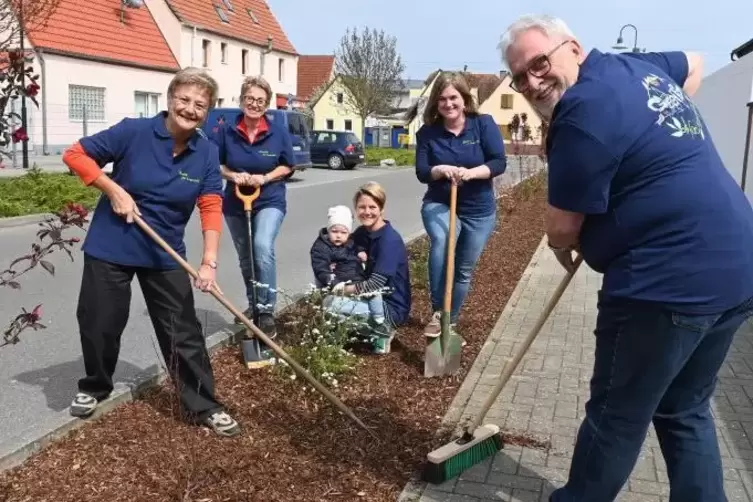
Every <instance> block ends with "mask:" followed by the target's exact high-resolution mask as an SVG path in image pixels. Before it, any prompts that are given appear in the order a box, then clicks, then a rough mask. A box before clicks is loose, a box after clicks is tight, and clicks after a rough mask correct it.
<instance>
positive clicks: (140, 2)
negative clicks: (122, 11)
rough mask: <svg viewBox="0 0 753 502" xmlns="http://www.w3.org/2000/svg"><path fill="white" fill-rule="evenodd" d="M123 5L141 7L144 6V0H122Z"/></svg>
mask: <svg viewBox="0 0 753 502" xmlns="http://www.w3.org/2000/svg"><path fill="white" fill-rule="evenodd" d="M121 1H122V3H123V6H125V7H128V8H129V9H140V8H141V7H143V6H144V0H121Z"/></svg>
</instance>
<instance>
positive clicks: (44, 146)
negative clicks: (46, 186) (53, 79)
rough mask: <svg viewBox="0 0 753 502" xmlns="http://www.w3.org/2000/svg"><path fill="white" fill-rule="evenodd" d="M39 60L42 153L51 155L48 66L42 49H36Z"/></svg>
mask: <svg viewBox="0 0 753 502" xmlns="http://www.w3.org/2000/svg"><path fill="white" fill-rule="evenodd" d="M35 52H36V55H37V60H38V61H39V74H40V77H42V85H41V89H40V91H41V92H42V155H49V154H50V151H49V149H48V141H47V66H46V65H45V61H44V55H43V51H42V49H37V50H36V51H35Z"/></svg>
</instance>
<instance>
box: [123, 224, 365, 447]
mask: <svg viewBox="0 0 753 502" xmlns="http://www.w3.org/2000/svg"><path fill="white" fill-rule="evenodd" d="M133 219H134V222H136V224H137V225H138V226H139V228H141V230H143V231H144V232H145V233H146V234H147V235H148V236H149V237H151V238H152V240H154V242H156V243H157V244H158V245H159V246H160V247H161V248H162V249H164V250H165V252H167V253H168V254H169V255H170V256H171V257H172V258H173V259H174V260H175V261H177V262H178V264H179V265H180V266H181V267H182V268H183V270H185V271H186V272H187V273H188V275H190V276H191V277H193V278H194V279H198V278H199V273H198V272H197V271H196V270H195V269H194V268H193V267H192V266H191V265H190V264H189V263H188V262H187V261H186V260H184V259H183V257H181V256H180V255H179V254H178V253H177V252H176V251H175V250H174V249H173V248H172V247H170V245H169V244H168V243H167V242H165V240H164V239H162V237H160V236H159V235H158V234H157V233H156V232H155V231H154V230H152V228H151V227H150V226H149V225H148V224H147V223H146V222H145V221H144V220H143V219H142V218H141V217H140V216H138V215H137V214H134V215H133ZM209 293H210V294H211V295H212V296H214V298H215V299H216V300H217V301H218V302H220V303H221V304H222V306H224V307H225V308H226V309H228V310H229V311H230V312H231V313H232V314H234V315H235V316H236V317H238V319H240V320H241V321H242V322H243V324H244V325H245V326H246V328H247V329H248V330H250V331H251V332H252V333H253V334H254V336H256V337H258V338H259V339H260V340H261V341H263V342H264V343H265V344H266V345H267V346H268V347H269V348H270V349H272V351H273V352H274V353H275V354H277V355H278V356H279V357H280V358H281V359H284V360H285V362H287V363H288V364H289V365H290V367H291V368H292V369H293V371H295V372H296V373H297V374H298V375H299V376H300V377H302V378H305V379H306V381H308V382H309V383H310V384H311V385H312V386H313V387H314V388H315V389H316V390H317V391H319V393H320V394H322V395H323V396H324V397H325V398H327V400H328V401H329V402H330V403H332V404H333V405H335V406H336V407H337V409H339V410H340V411H342V412H343V413H345V415H346V416H347V417H348V418H350V419H351V420H353V421H354V422H355V423H356V424H358V425H359V426H360V427H362V428H363V429H364V430H366V432H368V433H369V434H370V435H371V436H373V437H374V438H378V436H377V435H376V434H375V433H374V431H372V430H371V429H369V428H368V427H366V424H364V423H363V422H362V421H361V420H360V419H359V418H358V417H357V416H356V415H355V413H353V411H352V410H351V409H350V408H348V407H347V406H345V404H343V402H342V401H340V400H339V399H338V398H337V396H335V395H334V394H332V393H331V392H330V391H329V390H327V388H326V387H325V386H324V385H322V384H321V383H320V382H319V381H318V380H317V379H316V378H314V377H313V376H311V374H310V373H309V372H308V371H306V370H305V369H303V367H301V365H300V364H298V363H297V362H296V361H295V359H293V358H292V357H290V356H289V355H288V354H287V352H285V351H284V350H282V348H280V346H278V345H277V344H276V343H275V342H273V341H272V340H271V339H270V338H269V337H268V336H267V335H265V334H264V332H263V331H262V330H260V329H259V328H257V327H256V326H254V324H253V323H252V322H251V321H250V320H249V319H248V318H247V317H246V316H245V315H243V312H241V311H240V310H238V309H237V308H235V307H234V306H233V305H232V304H231V303H230V302H229V301H228V300H227V298H225V297H224V296H223V295H222V293H220V292H219V290H218V288H217V287H216V286H215V287H213V288H212V289H211V290H210V291H209Z"/></svg>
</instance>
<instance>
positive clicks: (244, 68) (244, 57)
mask: <svg viewBox="0 0 753 502" xmlns="http://www.w3.org/2000/svg"><path fill="white" fill-rule="evenodd" d="M247 72H248V50H247V49H241V75H245V74H246V73H247Z"/></svg>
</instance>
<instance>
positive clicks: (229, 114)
mask: <svg viewBox="0 0 753 502" xmlns="http://www.w3.org/2000/svg"><path fill="white" fill-rule="evenodd" d="M241 113H242V112H241V110H240V109H239V108H214V109H212V110H211V111H210V112H209V115H208V116H207V120H206V122H204V126H203V127H202V129H203V130H204V132H205V133H206V134H207V135H211V134H212V132H213V130H214V129H215V128H216V127H218V125H219V124H221V123H224V122H228V121H230V122H231V123H234V121H235V120H237V118H238V115H240V114H241ZM264 116H265V117H266V119H267V120H269V121H270V122H272V121H275V122H280V123H282V124H283V126H285V127H286V128H287V130H288V133H289V134H290V136H291V140H292V141H293V151H294V153H295V168H294V170H295V171H303V170H305V169H306V168H308V167H311V148H310V147H311V140H310V138H309V137H310V132H309V131H311V127H313V121H312V120H311V117H309V116H308V115H306V114H304V113H301V112H298V111H295V110H267V112H266V113H265V115H264Z"/></svg>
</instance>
